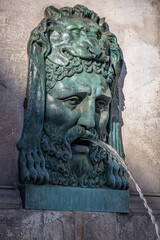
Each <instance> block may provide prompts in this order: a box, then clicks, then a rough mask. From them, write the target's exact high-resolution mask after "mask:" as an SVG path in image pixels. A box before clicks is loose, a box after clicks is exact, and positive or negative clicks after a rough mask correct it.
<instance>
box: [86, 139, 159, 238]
mask: <svg viewBox="0 0 160 240" xmlns="http://www.w3.org/2000/svg"><path fill="white" fill-rule="evenodd" d="M88 140H89V141H90V142H93V143H95V144H96V145H98V146H100V147H102V148H103V149H104V150H105V151H106V152H107V153H108V154H109V155H113V156H114V157H115V158H116V160H117V162H118V163H119V164H120V165H122V166H123V167H124V168H125V169H126V171H127V173H128V175H129V177H130V178H131V179H132V181H133V182H134V184H135V187H136V190H137V192H138V193H139V196H140V198H141V199H142V200H143V204H144V206H145V208H146V209H147V212H148V214H149V216H150V218H151V221H152V223H153V225H154V227H155V231H156V234H157V240H159V239H160V231H159V227H158V224H157V222H156V219H155V217H154V215H153V211H152V209H151V208H150V207H149V205H148V203H147V200H146V198H145V197H144V195H143V193H142V190H141V188H140V187H139V185H138V184H137V182H136V180H135V179H134V177H133V175H132V173H131V172H130V171H129V169H128V167H127V165H126V163H125V162H124V160H123V158H121V157H120V156H119V154H118V152H117V151H116V150H115V149H114V148H113V147H111V146H110V145H109V144H107V143H104V142H102V141H100V140H95V139H88Z"/></svg>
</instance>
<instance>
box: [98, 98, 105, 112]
mask: <svg viewBox="0 0 160 240" xmlns="http://www.w3.org/2000/svg"><path fill="white" fill-rule="evenodd" d="M106 106H107V103H106V101H104V100H103V99H97V100H96V108H97V109H100V110H104V109H105V108H106Z"/></svg>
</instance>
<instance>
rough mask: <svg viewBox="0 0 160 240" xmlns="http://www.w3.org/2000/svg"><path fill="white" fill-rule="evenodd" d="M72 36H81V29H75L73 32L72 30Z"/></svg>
mask: <svg viewBox="0 0 160 240" xmlns="http://www.w3.org/2000/svg"><path fill="white" fill-rule="evenodd" d="M72 34H73V35H74V36H79V34H80V31H79V29H73V30H72Z"/></svg>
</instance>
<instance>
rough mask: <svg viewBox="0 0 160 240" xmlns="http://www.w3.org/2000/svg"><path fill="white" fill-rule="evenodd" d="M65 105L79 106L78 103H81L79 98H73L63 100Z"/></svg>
mask: <svg viewBox="0 0 160 240" xmlns="http://www.w3.org/2000/svg"><path fill="white" fill-rule="evenodd" d="M63 101H64V102H65V103H66V104H67V105H70V106H76V105H78V104H80V102H81V101H82V98H81V97H80V96H73V97H70V98H67V99H64V100H63Z"/></svg>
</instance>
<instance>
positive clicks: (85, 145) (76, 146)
mask: <svg viewBox="0 0 160 240" xmlns="http://www.w3.org/2000/svg"><path fill="white" fill-rule="evenodd" d="M71 149H72V151H73V152H76V153H85V154H87V153H89V142H88V141H87V140H85V139H81V138H77V139H76V140H74V141H73V142H72V144H71Z"/></svg>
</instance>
